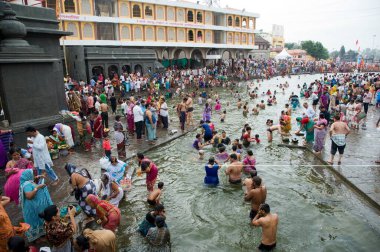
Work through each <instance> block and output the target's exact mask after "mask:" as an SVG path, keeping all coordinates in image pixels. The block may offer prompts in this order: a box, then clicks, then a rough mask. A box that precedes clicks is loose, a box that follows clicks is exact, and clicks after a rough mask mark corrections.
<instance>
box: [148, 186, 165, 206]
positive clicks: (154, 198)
mask: <svg viewBox="0 0 380 252" xmlns="http://www.w3.org/2000/svg"><path fill="white" fill-rule="evenodd" d="M163 188H164V182H159V183H158V188H157V189H154V190H153V191H152V192H151V193H150V194H149V196H148V199H147V202H148V204H149V205H151V206H155V205H156V204H160V197H161V195H162V189H163Z"/></svg>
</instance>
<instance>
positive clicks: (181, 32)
mask: <svg viewBox="0 0 380 252" xmlns="http://www.w3.org/2000/svg"><path fill="white" fill-rule="evenodd" d="M177 36H178V40H179V41H185V31H184V30H183V29H178V30H177Z"/></svg>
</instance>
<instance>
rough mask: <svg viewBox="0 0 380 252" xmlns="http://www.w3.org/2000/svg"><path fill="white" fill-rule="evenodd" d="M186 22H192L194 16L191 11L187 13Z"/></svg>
mask: <svg viewBox="0 0 380 252" xmlns="http://www.w3.org/2000/svg"><path fill="white" fill-rule="evenodd" d="M187 22H194V14H193V11H191V10H189V11H188V12H187Z"/></svg>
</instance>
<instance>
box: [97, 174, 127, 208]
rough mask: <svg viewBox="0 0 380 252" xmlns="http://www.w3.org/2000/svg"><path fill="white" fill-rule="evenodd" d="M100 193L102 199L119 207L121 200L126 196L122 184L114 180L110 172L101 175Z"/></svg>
mask: <svg viewBox="0 0 380 252" xmlns="http://www.w3.org/2000/svg"><path fill="white" fill-rule="evenodd" d="M101 181H102V183H101V184H100V189H99V193H100V195H99V196H101V198H102V199H104V200H107V201H108V202H109V203H111V204H112V205H114V206H115V207H119V202H120V201H121V199H122V198H123V196H124V191H123V189H122V188H121V186H120V185H119V184H118V183H116V182H115V181H114V180H112V178H111V176H110V175H109V174H108V173H104V174H103V175H102V177H101Z"/></svg>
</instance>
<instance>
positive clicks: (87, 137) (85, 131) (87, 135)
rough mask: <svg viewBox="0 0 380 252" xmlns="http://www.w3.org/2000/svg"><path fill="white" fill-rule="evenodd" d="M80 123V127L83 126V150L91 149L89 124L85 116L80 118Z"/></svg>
mask: <svg viewBox="0 0 380 252" xmlns="http://www.w3.org/2000/svg"><path fill="white" fill-rule="evenodd" d="M81 123H82V128H83V135H82V140H83V143H82V145H83V147H84V151H91V146H92V130H91V124H90V123H89V122H88V120H87V118H86V117H84V118H83V119H82V122H81Z"/></svg>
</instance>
